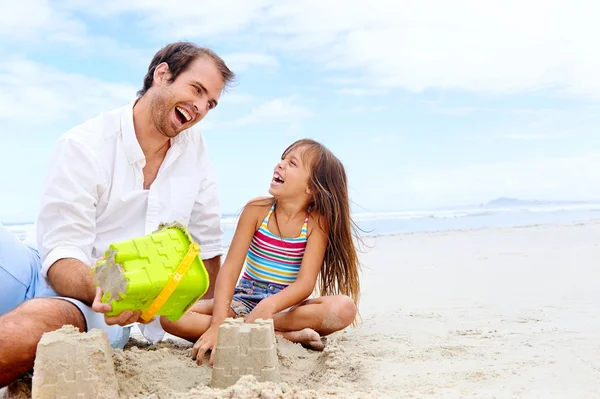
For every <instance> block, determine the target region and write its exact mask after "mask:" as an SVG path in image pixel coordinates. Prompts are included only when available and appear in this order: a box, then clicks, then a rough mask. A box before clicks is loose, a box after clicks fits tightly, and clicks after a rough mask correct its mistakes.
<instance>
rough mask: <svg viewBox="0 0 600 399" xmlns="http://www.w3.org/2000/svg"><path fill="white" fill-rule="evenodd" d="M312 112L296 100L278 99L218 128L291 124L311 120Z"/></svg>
mask: <svg viewBox="0 0 600 399" xmlns="http://www.w3.org/2000/svg"><path fill="white" fill-rule="evenodd" d="M310 116H312V112H311V110H310V109H308V108H307V107H306V106H304V105H301V104H297V103H296V102H295V99H294V98H277V99H274V100H269V101H267V102H264V103H262V104H260V105H258V106H256V107H254V108H252V110H251V111H250V112H249V113H248V114H246V115H244V116H241V117H239V118H237V119H234V120H232V121H230V122H224V123H220V124H218V125H217V126H218V127H233V126H248V125H258V124H270V123H282V122H284V123H291V122H298V121H300V120H303V119H306V118H309V117H310Z"/></svg>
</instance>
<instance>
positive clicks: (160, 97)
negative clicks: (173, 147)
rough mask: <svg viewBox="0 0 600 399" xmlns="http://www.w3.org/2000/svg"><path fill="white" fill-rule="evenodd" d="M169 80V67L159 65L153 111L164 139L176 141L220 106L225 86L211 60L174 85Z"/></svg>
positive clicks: (199, 62) (201, 61)
mask: <svg viewBox="0 0 600 399" xmlns="http://www.w3.org/2000/svg"><path fill="white" fill-rule="evenodd" d="M161 68H162V69H161ZM169 77H170V73H169V72H168V67H167V66H166V65H159V66H158V67H157V73H156V74H155V80H154V83H155V87H154V90H152V92H151V94H152V98H151V101H150V111H151V114H152V119H153V121H154V125H155V126H156V129H157V130H158V131H159V132H160V133H161V134H163V135H164V136H167V137H175V136H177V135H178V134H179V133H181V132H182V131H183V130H185V129H189V128H190V127H192V126H194V125H195V124H196V123H198V122H199V121H200V120H202V119H203V118H204V117H205V116H206V114H207V113H208V111H209V110H211V109H213V108H214V107H216V106H217V102H218V100H219V97H220V95H221V92H222V91H223V87H224V82H223V78H222V76H221V73H220V72H219V70H218V69H217V66H216V65H215V63H214V61H213V60H212V59H210V58H208V57H200V58H198V59H196V60H195V61H193V62H192V64H191V65H190V66H189V67H188V69H186V70H185V71H184V72H182V73H180V74H179V76H177V79H175V81H174V82H173V83H169V82H168V79H169ZM148 94H150V93H148Z"/></svg>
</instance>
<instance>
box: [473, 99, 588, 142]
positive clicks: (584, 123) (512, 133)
mask: <svg viewBox="0 0 600 399" xmlns="http://www.w3.org/2000/svg"><path fill="white" fill-rule="evenodd" d="M480 111H481V112H489V113H497V114H501V115H503V116H504V119H505V121H504V123H502V124H501V125H500V126H498V127H493V128H491V129H490V131H486V132H480V133H476V134H472V135H468V136H467V138H468V139H471V140H478V141H490V140H504V141H542V140H558V139H567V138H569V139H574V138H576V137H579V136H585V135H591V134H594V132H595V131H597V130H598V124H599V122H600V114H599V113H598V107H579V108H577V109H574V110H569V109H518V108H517V109H510V108H509V109H494V108H491V109H481V110H480ZM483 117H484V116H483Z"/></svg>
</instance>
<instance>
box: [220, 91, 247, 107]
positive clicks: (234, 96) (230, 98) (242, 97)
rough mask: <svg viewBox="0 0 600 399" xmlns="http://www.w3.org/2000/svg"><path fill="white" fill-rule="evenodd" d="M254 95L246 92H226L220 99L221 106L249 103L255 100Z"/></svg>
mask: <svg viewBox="0 0 600 399" xmlns="http://www.w3.org/2000/svg"><path fill="white" fill-rule="evenodd" d="M254 100H255V99H254V96H253V95H251V94H246V93H235V92H227V91H226V92H224V93H223V94H222V95H221V98H220V99H219V107H220V106H221V104H249V103H251V102H253V101H254Z"/></svg>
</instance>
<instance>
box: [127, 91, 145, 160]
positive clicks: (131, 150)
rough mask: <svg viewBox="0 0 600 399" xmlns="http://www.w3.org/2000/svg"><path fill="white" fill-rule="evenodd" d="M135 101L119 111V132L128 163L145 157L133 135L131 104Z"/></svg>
mask: <svg viewBox="0 0 600 399" xmlns="http://www.w3.org/2000/svg"><path fill="white" fill-rule="evenodd" d="M136 102H137V100H136V101H134V102H132V103H131V104H129V105H128V106H126V107H124V108H123V112H122V113H121V134H122V135H123V144H124V147H125V155H126V156H127V160H128V161H129V163H130V164H134V163H136V162H140V161H142V160H144V159H145V157H144V152H143V151H142V147H141V146H140V143H139V142H138V140H137V137H136V136H135V128H134V127H133V106H134V105H135V103H136Z"/></svg>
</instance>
